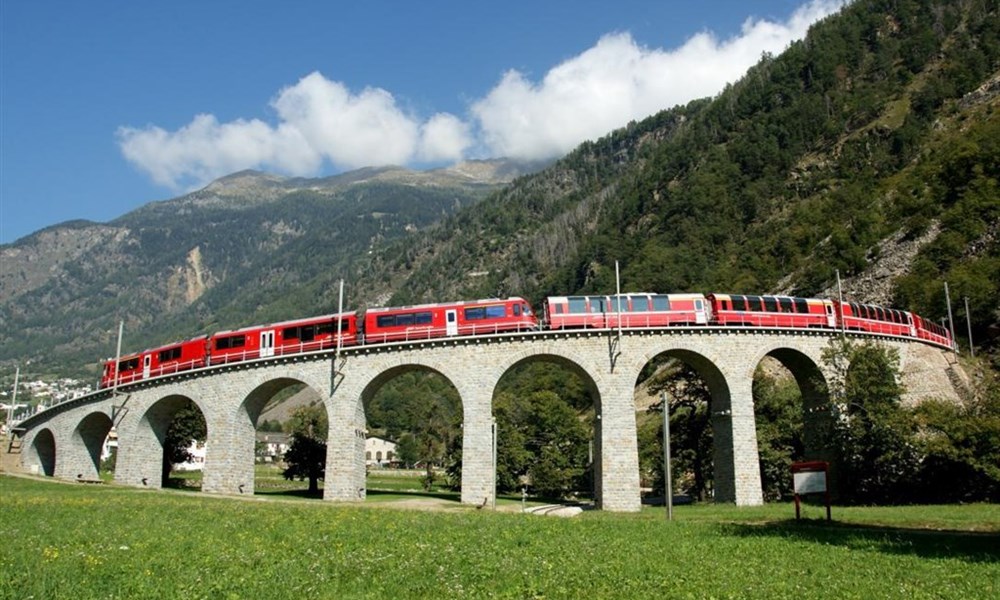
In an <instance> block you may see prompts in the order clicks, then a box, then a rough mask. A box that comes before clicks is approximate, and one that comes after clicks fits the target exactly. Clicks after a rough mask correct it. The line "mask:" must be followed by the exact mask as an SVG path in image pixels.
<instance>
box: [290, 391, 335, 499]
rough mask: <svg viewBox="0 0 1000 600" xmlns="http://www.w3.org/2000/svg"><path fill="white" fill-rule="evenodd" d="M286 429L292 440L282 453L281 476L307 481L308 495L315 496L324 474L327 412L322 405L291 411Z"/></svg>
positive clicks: (327, 427) (302, 407)
mask: <svg viewBox="0 0 1000 600" xmlns="http://www.w3.org/2000/svg"><path fill="white" fill-rule="evenodd" d="M286 427H287V431H288V433H289V434H291V440H292V441H291V444H290V445H289V447H288V450H287V451H286V452H285V463H286V464H287V465H288V466H287V467H286V468H285V470H284V472H283V473H282V475H283V476H284V477H285V479H287V480H289V481H290V480H292V479H298V480H299V481H303V480H306V479H308V480H309V492H310V493H313V494H315V493H316V492H318V491H319V480H320V479H323V477H324V476H325V474H326V439H327V432H328V430H329V425H328V421H327V416H326V409H325V408H324V407H323V405H322V404H317V405H312V406H301V407H299V408H297V409H295V411H294V412H292V415H291V417H290V418H289V420H288V423H287V424H286Z"/></svg>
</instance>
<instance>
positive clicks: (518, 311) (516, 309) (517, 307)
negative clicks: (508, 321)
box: [514, 304, 521, 317]
mask: <svg viewBox="0 0 1000 600" xmlns="http://www.w3.org/2000/svg"><path fill="white" fill-rule="evenodd" d="M514 316H515V317H520V316H521V305H520V304H515V305H514Z"/></svg>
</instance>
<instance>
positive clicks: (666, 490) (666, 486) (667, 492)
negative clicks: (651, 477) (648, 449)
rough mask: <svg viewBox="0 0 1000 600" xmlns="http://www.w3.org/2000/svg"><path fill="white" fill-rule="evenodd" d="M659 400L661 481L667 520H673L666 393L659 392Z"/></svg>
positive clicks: (668, 408)
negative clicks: (662, 471)
mask: <svg viewBox="0 0 1000 600" xmlns="http://www.w3.org/2000/svg"><path fill="white" fill-rule="evenodd" d="M660 400H663V467H664V470H665V473H664V480H663V496H664V500H666V505H667V520H668V521H673V520H674V485H673V481H672V477H671V473H670V403H669V402H668V401H667V394H666V392H660Z"/></svg>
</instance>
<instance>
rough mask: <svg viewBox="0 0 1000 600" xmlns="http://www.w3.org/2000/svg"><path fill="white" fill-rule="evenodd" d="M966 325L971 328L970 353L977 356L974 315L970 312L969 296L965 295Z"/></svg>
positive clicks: (973, 356)
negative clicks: (974, 344)
mask: <svg viewBox="0 0 1000 600" xmlns="http://www.w3.org/2000/svg"><path fill="white" fill-rule="evenodd" d="M965 326H966V327H968V328H969V355H970V356H972V358H975V357H976V348H975V346H973V345H972V315H970V314H969V297H968V296H966V297H965Z"/></svg>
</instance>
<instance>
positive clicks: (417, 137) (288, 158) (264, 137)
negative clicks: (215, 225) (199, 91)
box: [117, 0, 842, 189]
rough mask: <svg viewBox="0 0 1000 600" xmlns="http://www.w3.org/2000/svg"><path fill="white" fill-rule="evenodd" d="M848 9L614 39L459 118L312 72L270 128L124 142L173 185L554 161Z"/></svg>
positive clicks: (219, 128) (718, 82)
mask: <svg viewBox="0 0 1000 600" xmlns="http://www.w3.org/2000/svg"><path fill="white" fill-rule="evenodd" d="M841 5H842V1H841V0H813V1H812V2H810V3H809V4H806V5H804V6H802V7H800V8H799V9H798V10H797V11H795V13H794V14H793V15H792V16H791V17H789V19H788V20H787V21H786V22H783V23H779V22H774V21H769V20H765V19H749V20H747V21H746V22H745V23H744V24H743V27H742V29H741V31H740V33H739V34H738V35H736V36H734V37H732V38H729V39H725V40H720V39H718V38H717V37H716V36H715V35H713V34H712V33H711V32H707V31H706V32H701V33H699V34H697V35H694V36H692V37H691V38H689V39H688V40H687V41H686V42H685V43H684V44H683V45H682V46H680V47H678V48H674V49H662V48H647V47H643V46H640V45H639V44H637V43H636V42H635V40H634V39H633V38H632V36H631V35H630V34H629V33H612V34H607V35H605V36H603V37H602V38H601V39H600V40H598V42H597V43H596V44H595V45H594V46H593V47H592V48H589V49H587V50H585V51H583V52H582V53H580V54H579V55H577V56H575V57H573V58H570V59H568V60H566V61H565V62H563V63H561V64H559V65H556V66H554V67H553V68H551V69H550V70H549V71H548V72H547V73H546V74H545V75H544V77H543V78H542V79H541V80H540V81H532V80H530V79H529V78H528V77H527V76H525V75H524V74H522V73H520V72H518V71H516V70H510V71H508V72H506V73H505V74H503V76H502V77H501V78H500V81H499V82H498V83H497V84H496V86H495V87H494V88H493V89H491V90H489V91H488V92H487V93H486V94H485V95H484V96H483V97H482V98H479V99H476V100H473V101H472V102H470V104H469V111H468V114H467V115H464V116H457V115H452V114H449V113H437V114H434V115H432V116H430V117H427V118H425V117H422V116H420V115H416V114H413V113H412V112H410V111H408V110H405V109H404V108H402V107H401V103H400V102H398V101H397V99H396V98H395V97H394V96H393V94H392V93H391V92H390V91H388V90H385V89H381V88H378V87H367V88H365V89H363V90H361V91H357V92H355V91H352V90H350V89H348V88H347V86H345V85H344V84H343V83H341V82H338V81H334V80H331V79H328V78H327V77H325V76H324V75H322V74H320V73H319V72H313V73H311V74H309V75H307V76H305V77H303V78H302V79H300V80H299V81H298V82H297V83H296V84H294V85H292V86H289V87H286V88H284V89H282V90H280V91H279V92H278V94H277V96H276V97H275V98H274V99H273V100H272V102H271V107H272V108H273V110H274V115H275V120H274V122H273V123H268V122H265V121H262V120H260V119H256V118H255V119H250V120H244V119H238V120H235V121H230V122H227V123H220V122H219V121H218V119H216V118H215V117H214V116H213V115H209V114H201V115H196V116H195V117H194V118H193V119H192V121H191V122H190V123H189V124H188V125H185V126H184V127H181V128H180V129H178V130H176V131H167V130H164V129H163V128H161V127H158V126H155V125H150V126H147V127H144V128H136V127H130V126H122V127H120V128H119V129H118V131H117V138H118V143H119V146H120V148H121V151H122V154H123V155H124V156H125V158H126V159H127V160H128V161H130V162H131V163H133V164H134V165H135V166H136V167H137V168H139V169H140V170H141V171H143V172H145V173H147V174H148V175H149V176H150V177H151V178H152V179H153V180H154V181H155V182H156V183H158V184H160V185H164V186H167V187H170V188H173V189H183V188H189V187H197V186H200V185H203V184H205V183H207V182H208V181H210V180H212V179H214V178H217V177H219V176H221V175H225V174H227V173H231V172H233V171H238V170H241V169H247V168H263V169H267V170H273V171H277V172H283V173H288V174H291V175H314V174H317V173H318V172H319V171H320V170H321V169H323V168H324V166H326V165H330V166H332V167H333V168H334V169H336V170H342V169H352V168H357V167H362V166H377V165H388V164H396V165H408V164H414V163H432V162H448V161H457V160H461V159H462V158H466V157H473V156H474V157H480V158H481V157H496V156H508V157H513V158H527V159H539V158H550V157H555V156H559V155H561V154H564V153H566V152H568V151H569V150H571V149H572V148H573V147H575V146H576V145H578V144H579V143H580V142H583V141H585V140H588V139H595V138H597V137H599V136H601V135H604V134H606V133H608V132H610V131H611V130H613V129H615V128H617V127H621V126H623V125H625V124H626V123H627V122H628V121H630V120H638V119H642V118H644V117H647V116H649V115H651V114H654V113H656V112H657V111H659V110H662V109H665V108H669V107H671V106H674V105H676V104H681V103H684V102H687V101H689V100H692V99H695V98H700V97H705V96H711V95H713V94H715V93H718V92H719V91H720V90H721V89H722V88H723V87H724V86H725V84H726V83H729V82H732V81H735V80H736V79H738V78H739V77H740V76H741V75H742V74H743V73H744V72H746V70H747V68H749V67H750V66H752V65H753V64H754V63H756V62H757V61H758V60H759V59H760V57H761V55H762V54H763V53H765V52H768V53H779V52H781V51H782V50H783V49H784V48H785V47H787V46H788V44H789V43H791V42H792V41H794V40H796V39H799V38H801V37H803V36H804V35H805V33H806V30H807V29H808V27H809V25H810V24H811V23H813V22H815V21H816V20H818V19H820V18H822V17H824V16H826V15H829V14H830V13H832V12H834V11H835V10H837V9H838V8H839V7H840V6H841Z"/></svg>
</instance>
